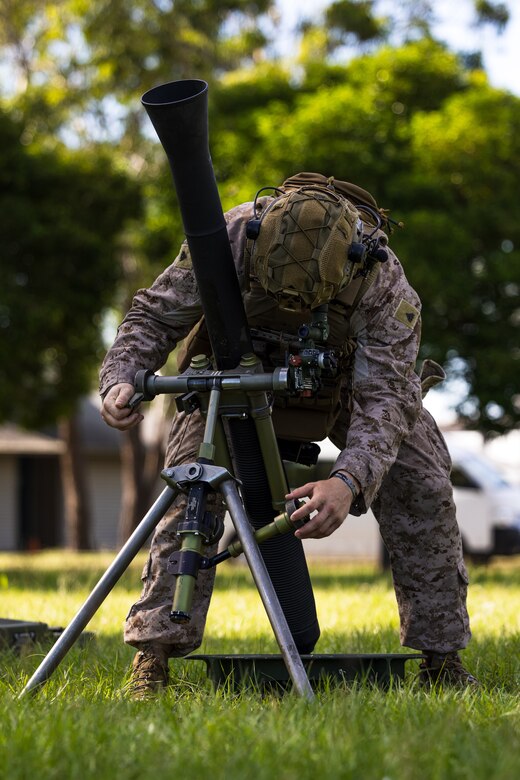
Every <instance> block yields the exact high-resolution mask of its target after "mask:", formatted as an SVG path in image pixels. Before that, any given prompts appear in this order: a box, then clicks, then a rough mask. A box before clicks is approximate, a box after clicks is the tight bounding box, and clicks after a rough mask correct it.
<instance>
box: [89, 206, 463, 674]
mask: <svg viewBox="0 0 520 780" xmlns="http://www.w3.org/2000/svg"><path fill="white" fill-rule="evenodd" d="M266 202H269V201H266ZM252 210H253V204H252V203H245V204H242V205H240V206H237V207H236V208H234V209H232V210H231V211H229V212H228V213H227V214H226V221H227V224H228V234H229V238H230V243H231V248H232V252H233V257H234V261H235V265H236V269H237V273H238V277H239V282H240V285H241V289H242V290H243V298H244V305H245V309H246V314H247V317H248V321H249V322H250V324H251V325H253V326H255V327H269V328H273V327H275V328H276V329H280V330H282V331H285V332H289V333H291V332H295V328H296V327H297V326H298V325H300V324H301V323H302V322H303V321H305V320H304V319H302V314H301V312H298V313H292V312H284V311H281V310H279V309H278V306H277V303H276V301H274V300H273V299H271V298H270V297H269V296H267V295H266V294H265V292H264V290H263V289H262V288H261V287H260V286H259V285H258V284H257V283H255V282H254V281H251V280H250V278H249V269H248V267H247V262H245V258H246V260H247V251H246V244H247V240H246V225H247V222H248V221H249V220H250V219H251V215H252ZM380 242H381V245H383V246H385V248H386V252H387V255H388V259H387V261H386V262H384V263H381V264H380V267H379V271H378V273H377V275H376V277H375V279H374V281H373V282H372V284H371V285H370V286H368V289H366V291H364V294H363V295H362V297H361V299H360V300H356V291H357V290H359V283H358V284H357V287H356V282H353V283H352V284H351V285H349V287H347V288H346V289H345V290H343V291H342V292H341V293H340V294H339V295H338V296H337V297H336V298H335V299H334V300H332V301H331V302H330V305H329V324H330V329H331V330H330V336H329V340H328V342H329V343H330V344H331V345H333V346H334V347H335V348H341V347H342V346H343V345H345V344H347V343H348V344H350V345H354V346H355V350H354V352H353V355H352V358H351V359H350V361H345V366H344V369H343V371H342V375H341V383H340V396H339V398H340V412H339V416H338V417H337V419H336V421H335V424H334V427H333V430H332V431H331V432H330V434H329V435H330V438H331V440H332V441H333V442H334V444H335V445H336V446H337V447H338V448H339V449H340V454H339V456H338V459H337V461H336V463H335V465H334V467H333V469H332V472H331V475H332V474H334V473H335V472H338V471H341V472H346V473H347V474H349V475H352V476H353V477H354V478H355V480H356V482H357V484H358V485H359V486H360V488H361V490H360V492H359V494H358V495H357V497H356V498H355V501H354V502H353V504H352V507H351V510H350V511H351V512H352V513H354V514H358V515H359V514H362V513H364V512H365V511H366V510H367V509H368V508H372V510H373V512H374V514H375V516H376V518H377V520H378V523H379V526H380V529H381V534H382V537H383V539H384V542H385V545H386V547H387V549H388V552H389V557H390V564H391V568H392V574H393V580H394V587H395V593H396V598H397V604H398V608H399V616H400V624H401V643H402V644H403V645H405V646H407V647H410V648H413V649H416V650H421V651H425V652H428V653H431V654H434V653H435V654H440V656H441V657H442V656H443V655H444V654H452V653H454V652H455V651H457V650H460V649H462V648H464V647H466V645H467V643H468V641H469V639H470V628H469V619H468V613H467V609H466V593H467V584H468V576H467V572H466V568H465V565H464V561H463V556H462V544H461V538H460V533H459V530H458V526H457V522H456V516H455V507H454V502H453V495H452V487H451V483H450V479H449V474H450V467H451V464H450V457H449V454H448V451H447V448H446V445H445V443H444V440H443V438H442V436H441V434H440V432H439V430H438V428H437V426H436V424H435V422H434V420H433V418H432V417H431V415H430V414H429V413H428V411H427V410H426V409H425V408H424V407H423V405H422V392H424V391H425V389H427V388H428V387H429V386H431V385H433V384H435V383H436V382H437V381H440V379H441V378H442V376H441V375H442V370H441V369H439V367H436V366H435V364H431V363H429V362H428V361H426V362H425V366H424V368H423V376H422V377H420V376H419V375H418V374H417V373H416V371H415V366H416V360H417V354H418V349H419V341H420V309H421V303H420V300H419V298H418V296H417V293H416V292H415V291H414V290H413V289H412V287H411V286H410V284H409V283H408V281H407V279H406V277H405V274H404V271H403V268H402V266H401V264H400V262H399V260H398V259H397V257H396V256H395V254H394V253H393V252H392V251H391V249H390V248H389V247H388V245H387V238H386V235H385V234H383V233H381V235H380ZM357 297H359V295H358V296H357ZM202 314H203V312H202V308H201V303H200V300H199V296H198V292H197V287H196V283H195V278H194V275H193V270H192V267H191V260H190V256H189V251H188V248H187V245H186V244H183V246H182V248H181V250H180V253H179V255H178V257H177V258H176V259H175V261H174V262H173V264H172V265H171V266H169V267H168V268H167V269H166V270H165V271H164V272H163V273H162V274H161V275H160V276H159V277H158V278H157V279H156V281H155V282H154V283H153V285H152V286H151V287H150V288H149V289H146V290H139V291H138V292H137V293H136V295H135V297H134V300H133V303H132V307H131V309H130V311H129V312H128V314H127V315H126V317H125V319H124V320H123V322H122V324H121V325H120V327H119V329H118V333H117V336H116V339H115V341H114V344H113V346H112V347H111V349H110V350H109V352H108V354H107V356H106V358H105V361H104V363H103V366H102V370H101V384H100V391H101V394H102V395H105V394H106V393H107V391H108V390H109V389H110V388H111V387H113V386H114V385H118V384H120V383H130V384H132V383H133V380H134V376H135V373H136V371H138V370H139V369H151V370H152V371H157V370H158V369H159V368H160V367H161V366H162V365H163V364H164V363H165V361H166V358H167V356H168V354H169V353H170V352H171V350H173V349H174V347H175V346H176V344H177V343H178V342H179V341H180V340H181V339H184V338H185V337H186V336H187V335H188V334H189V333H190V331H191V330H192V328H193V327H194V326H195V325H196V324H197V323H198V322H199V320H200V318H201V316H202ZM436 369H438V371H436ZM421 383H422V387H421ZM289 414H290V413H289V411H288V410H278V409H276V410H275V414H274V417H273V419H274V423H275V430H276V431H277V433H278V428H277V420H278V421H282V423H279V424H282V425H283V419H284V418H285V417H286V416H287V415H289ZM310 417H312V412H310ZM311 428H312V425H311V426H310V427H309V431H310V429H311ZM305 430H306V433H307V427H306V429H305ZM202 431H203V423H202V420H201V417H200V415H199V413H198V412H195V413H193V414H191V415H189V416H186V415H185V414H184V413H179V414H177V415H176V417H175V419H174V421H173V424H172V428H171V432H170V436H169V444H168V448H167V455H166V463H167V465H179V464H181V463H186V462H192V461H193V460H195V459H196V457H197V451H198V446H199V444H200V441H201V439H202ZM309 439H311V440H312V437H311V435H309ZM211 501H212V502H213V505H212V506H210V508H211V509H212V510H213V511H217V512H219V513H221V514H223V512H224V508H223V506H222V504H221V503H220V502H219V500H218V498H216V497H215V496H213V498H212V499H211ZM184 505H185V499H184V497H181V496H179V497H178V498H177V500H176V504H175V505H174V506H173V507H172V509H171V510H170V512H169V513H168V515H167V516H166V517H165V518H164V519H163V520H162V521H161V522H160V523H159V525H158V526H157V529H156V533H155V535H154V538H153V541H152V545H151V552H150V556H149V559H148V561H147V563H146V565H145V568H144V572H143V591H142V594H141V598H140V599H139V601H138V602H137V603H136V604H134V605H133V607H132V608H131V610H130V613H129V615H128V618H127V621H126V628H125V641H126V642H127V643H129V644H131V645H134V646H135V647H137V648H142V647H147V646H149V645H153V646H158V645H159V646H161V647H162V648H163V650H164V657H165V658H167V657H172V656H182V655H186V654H187V653H189V652H190V651H192V650H194V649H195V648H196V647H198V646H199V644H200V642H201V640H202V635H203V631H204V625H205V620H206V613H207V610H208V607H209V602H210V598H211V592H212V587H213V580H214V570H209V571H201V572H200V574H199V577H198V581H197V586H196V593H195V598H194V603H193V609H192V619H191V622H190V623H189V624H188V625H178V624H174V623H172V622H171V621H170V619H169V613H170V610H171V604H172V592H173V588H174V577H173V575H171V574H168V573H167V570H166V564H167V560H168V558H169V556H170V555H171V553H172V552H173V551H174V550H176V549H178V545H179V541H178V539H177V537H176V525H177V522H178V520H179V519H181V518H182V517H183V511H184ZM347 522H348V520H347ZM468 677H470V676H469V675H468Z"/></svg>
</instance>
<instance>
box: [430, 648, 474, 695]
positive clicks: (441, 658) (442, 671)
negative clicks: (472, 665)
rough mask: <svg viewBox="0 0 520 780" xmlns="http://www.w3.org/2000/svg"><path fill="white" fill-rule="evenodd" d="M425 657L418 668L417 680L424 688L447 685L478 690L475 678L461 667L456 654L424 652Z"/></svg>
mask: <svg viewBox="0 0 520 780" xmlns="http://www.w3.org/2000/svg"><path fill="white" fill-rule="evenodd" d="M425 656H426V658H425V660H424V661H422V662H421V665H420V667H419V669H420V671H419V679H420V681H421V683H422V684H423V685H425V686H426V687H428V688H433V687H436V686H439V687H440V686H442V685H449V686H451V687H452V688H472V689H473V690H477V689H478V688H480V683H479V681H478V680H477V678H476V677H474V676H473V675H472V674H470V672H468V670H467V669H465V668H464V666H463V665H462V661H461V660H460V657H459V654H458V653H456V652H453V653H429V652H425Z"/></svg>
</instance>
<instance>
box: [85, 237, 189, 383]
mask: <svg viewBox="0 0 520 780" xmlns="http://www.w3.org/2000/svg"><path fill="white" fill-rule="evenodd" d="M201 315H202V306H201V303H200V299H199V294H198V290H197V285H196V282H195V277H194V274H193V270H192V267H191V259H190V256H189V251H188V248H187V245H186V244H183V245H182V247H181V250H180V252H179V254H178V256H177V257H176V259H175V260H174V262H173V263H172V265H170V266H169V267H168V268H166V270H165V271H163V272H162V273H161V274H160V276H158V277H157V279H156V280H155V282H154V283H153V284H152V286H151V287H149V288H148V289H143V290H138V291H137V292H136V294H135V296H134V298H133V301H132V306H131V308H130V310H129V311H128V313H127V315H126V316H125V318H124V320H123V322H122V323H121V325H120V326H119V328H118V331H117V335H116V338H115V340H114V343H113V345H112V347H111V348H110V349H109V351H108V353H107V355H106V357H105V359H104V361H103V364H102V366H101V371H100V392H101V394H102V395H103V394H104V393H105V392H106V391H107V390H108V389H109V388H110V387H112V386H113V385H115V384H119V383H120V382H129V383H131V384H133V381H134V377H135V374H136V372H137V371H139V370H140V369H150V370H151V371H158V370H159V369H160V368H161V366H163V365H164V363H165V362H166V360H167V358H168V355H169V354H170V352H171V351H172V350H173V349H174V348H175V346H176V345H177V343H178V342H179V341H180V340H181V339H183V338H184V337H185V336H186V335H187V334H188V333H189V331H190V330H191V328H192V327H193V325H194V324H195V323H196V322H197V321H198V320H199V319H200V317H201Z"/></svg>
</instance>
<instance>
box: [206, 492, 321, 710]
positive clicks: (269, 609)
mask: <svg viewBox="0 0 520 780" xmlns="http://www.w3.org/2000/svg"><path fill="white" fill-rule="evenodd" d="M220 490H221V492H222V495H223V496H224V498H225V500H226V504H227V508H228V511H229V514H230V515H231V519H232V521H233V525H234V526H235V530H236V532H237V534H238V538H239V539H240V542H241V544H242V547H243V549H244V555H245V556H246V560H247V562H248V564H249V568H250V570H251V574H252V576H253V579H254V581H255V584H256V587H257V589H258V592H259V594H260V598H261V599H262V602H263V604H264V607H265V611H266V613H267V617H268V618H269V621H270V623H271V626H272V629H273V632H274V635H275V637H276V641H277V642H278V646H279V648H280V651H281V654H282V656H283V659H284V661H285V665H286V667H287V671H288V672H289V676H290V677H291V680H292V682H293V685H294V687H295V689H296V691H297V693H298V694H299V695H300V696H303V697H304V698H306V699H309V700H312V699H314V692H313V690H312V687H311V684H310V682H309V678H308V677H307V673H306V671H305V667H304V665H303V662H302V660H301V658H300V654H299V653H298V649H297V647H296V645H295V643H294V640H293V638H292V634H291V631H290V629H289V625H288V623H287V620H286V617H285V615H284V613H283V610H282V608H281V606H280V602H279V600H278V596H277V594H276V591H275V589H274V586H273V583H272V582H271V578H270V576H269V573H268V571H267V568H266V566H265V563H264V559H263V558H262V556H261V554H260V551H259V549H258V545H257V543H256V540H255V537H254V532H253V529H252V528H251V525H250V524H249V520H248V519H247V515H246V513H245V510H244V507H243V504H242V501H241V499H240V496H239V493H238V488H237V486H236V483H235V482H234V481H233V480H232V479H228V480H224V481H223V482H222V483H221V485H220Z"/></svg>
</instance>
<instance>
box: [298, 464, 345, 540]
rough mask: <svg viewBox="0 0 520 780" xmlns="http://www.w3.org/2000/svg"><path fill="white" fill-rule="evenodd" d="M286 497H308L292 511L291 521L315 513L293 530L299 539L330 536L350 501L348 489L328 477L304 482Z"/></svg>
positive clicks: (343, 484)
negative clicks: (301, 525) (304, 483)
mask: <svg viewBox="0 0 520 780" xmlns="http://www.w3.org/2000/svg"><path fill="white" fill-rule="evenodd" d="M285 498H286V500H289V501H290V500H291V499H295V498H308V501H307V502H306V503H305V504H304V505H303V506H301V507H300V508H299V509H297V510H296V511H295V512H293V514H292V516H291V520H292V521H293V522H296V521H298V520H302V519H303V518H304V517H305V516H306V515H308V514H309V513H312V512H314V511H315V512H316V514H315V515H314V517H312V518H311V519H310V520H308V521H307V523H305V525H304V526H303V527H302V528H299V529H298V530H297V531H295V533H294V535H295V536H297V537H298V538H299V539H323V538H324V537H325V536H330V535H331V533H333V532H334V531H335V530H336V528H339V526H340V525H341V524H342V523H343V520H344V519H345V518H346V516H347V515H348V513H349V510H350V505H351V504H352V499H353V496H352V491H351V490H350V488H349V487H348V485H345V483H344V482H343V481H342V480H341V479H337V478H336V477H331V478H330V479H321V480H319V482H308V483H307V484H306V485H302V486H301V487H299V488H296V489H295V490H293V491H292V492H291V493H288V494H287V495H286V496H285Z"/></svg>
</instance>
